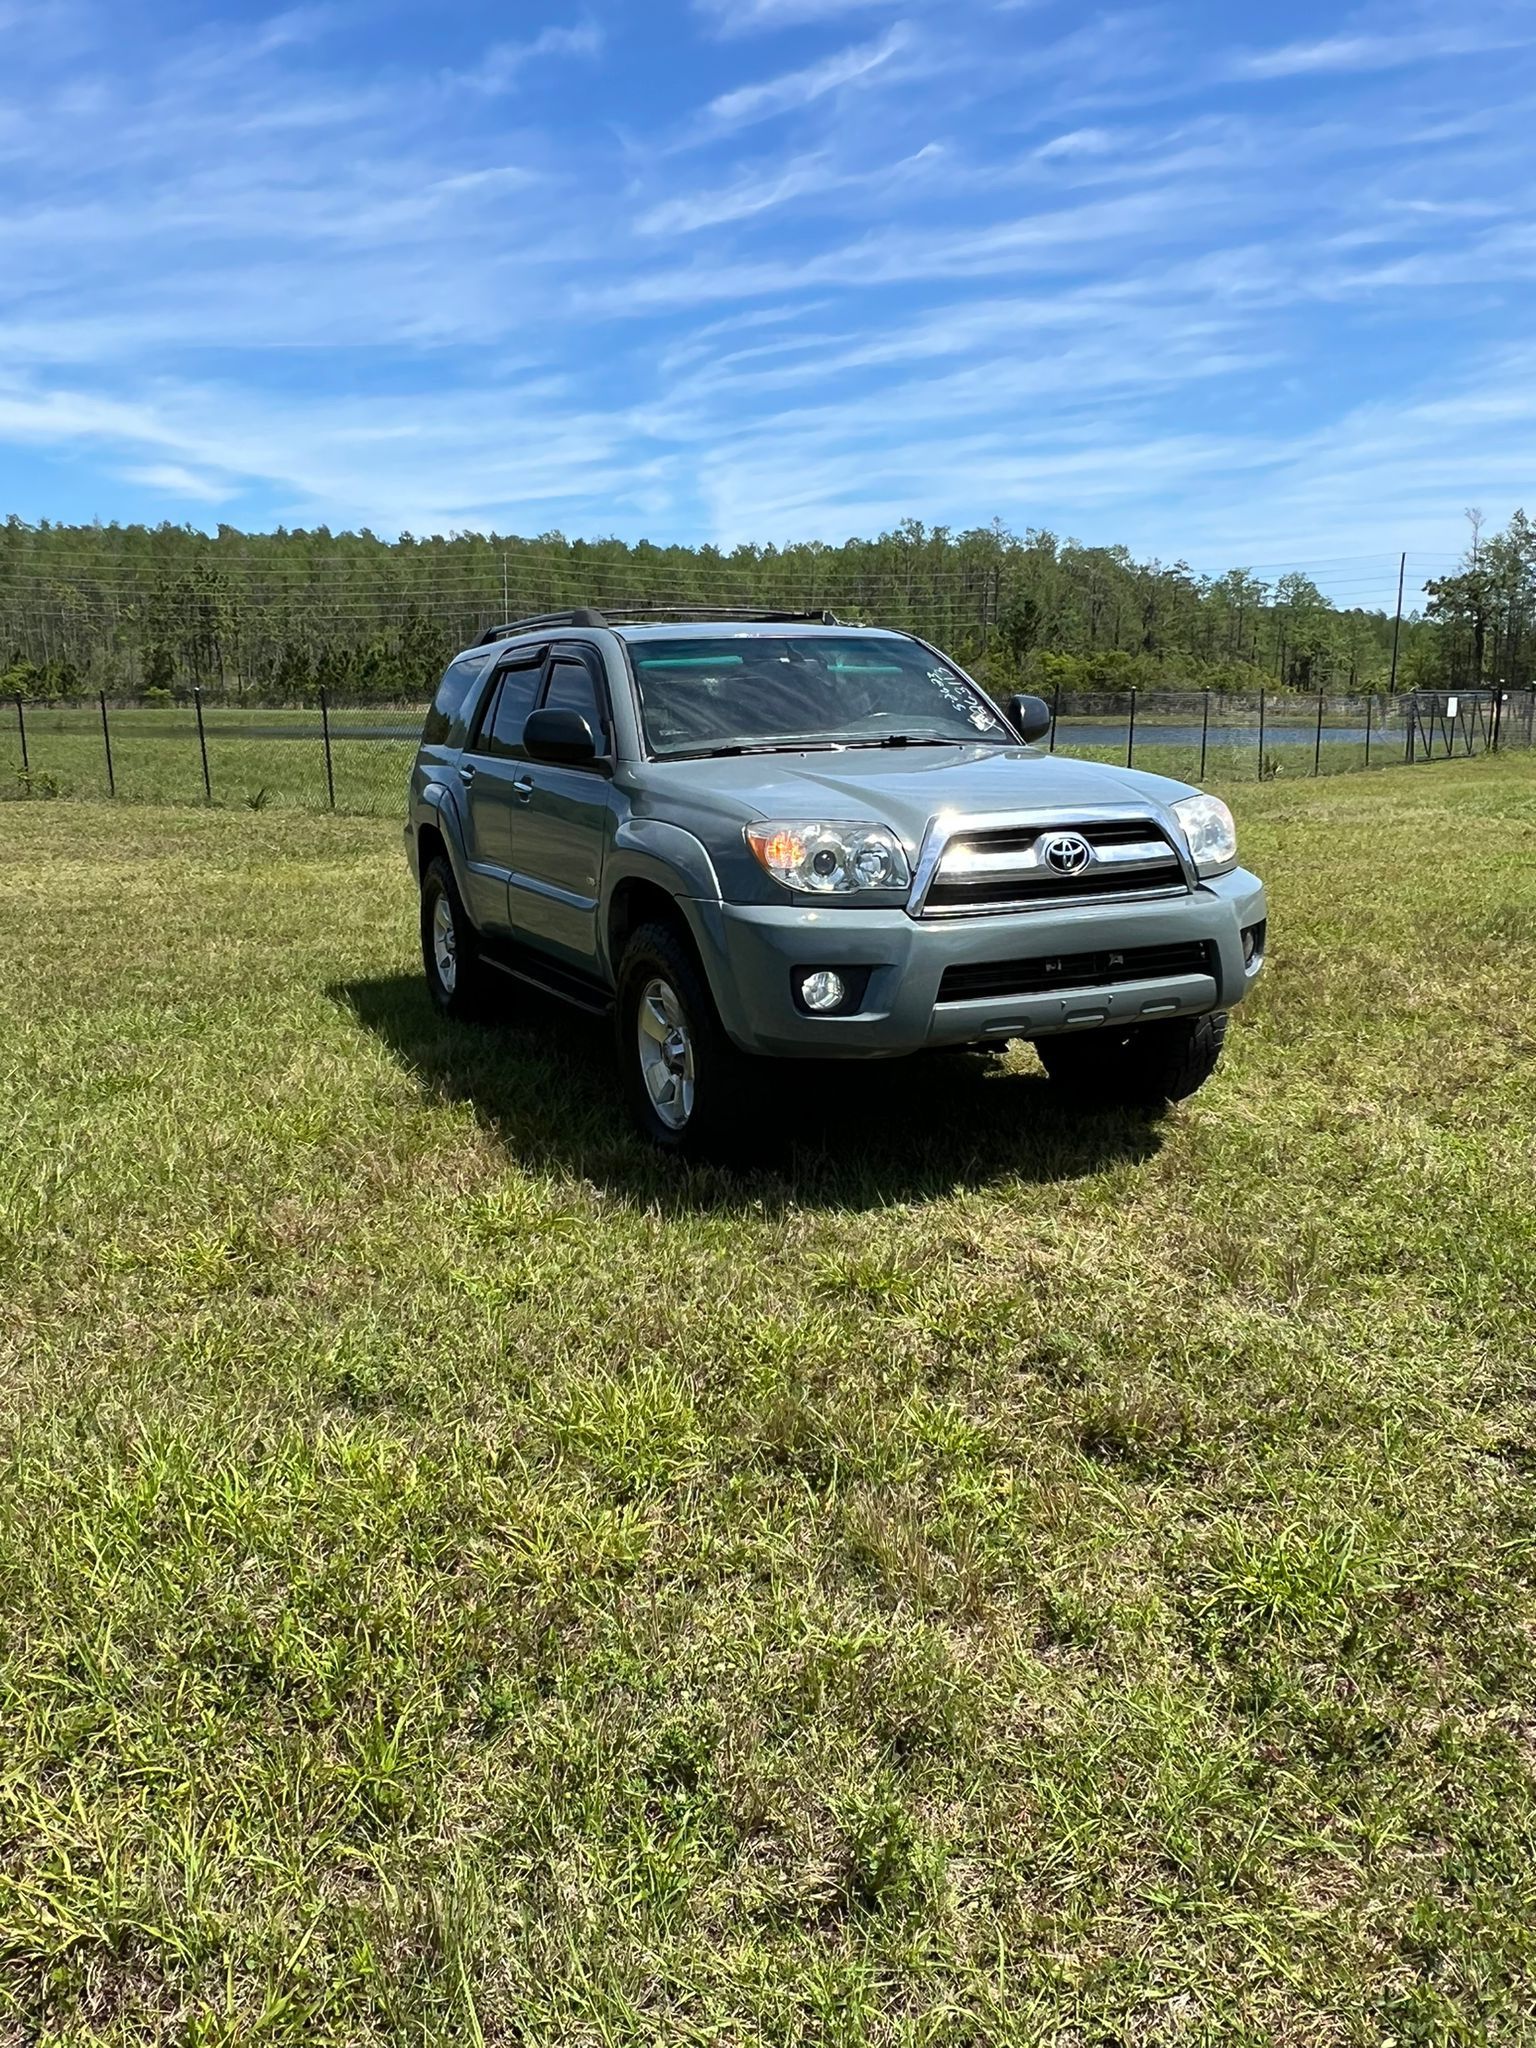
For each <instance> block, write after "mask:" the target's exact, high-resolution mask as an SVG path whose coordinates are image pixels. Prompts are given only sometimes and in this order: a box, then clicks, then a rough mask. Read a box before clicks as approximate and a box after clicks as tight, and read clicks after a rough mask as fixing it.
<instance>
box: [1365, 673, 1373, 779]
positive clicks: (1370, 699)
mask: <svg viewBox="0 0 1536 2048" xmlns="http://www.w3.org/2000/svg"><path fill="white" fill-rule="evenodd" d="M1374 701H1375V699H1374V697H1373V695H1372V693H1371V691H1369V690H1367V691H1366V693H1365V765H1366V767H1367V768H1369V767H1370V765H1371V706H1372V704H1373V703H1374Z"/></svg>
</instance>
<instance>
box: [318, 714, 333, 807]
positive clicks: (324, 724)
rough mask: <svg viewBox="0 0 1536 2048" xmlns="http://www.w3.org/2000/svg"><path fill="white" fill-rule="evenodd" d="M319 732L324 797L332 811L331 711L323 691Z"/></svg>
mask: <svg viewBox="0 0 1536 2048" xmlns="http://www.w3.org/2000/svg"><path fill="white" fill-rule="evenodd" d="M320 733H321V737H322V738H323V739H324V741H325V797H326V802H327V803H328V804H329V805H330V807H331V809H332V810H333V811H334V810H335V808H336V775H335V771H334V770H333V768H332V766H331V712H330V706H329V705H328V704H327V703H326V701H325V692H324V690H322V691H321V692H320Z"/></svg>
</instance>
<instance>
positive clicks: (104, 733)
mask: <svg viewBox="0 0 1536 2048" xmlns="http://www.w3.org/2000/svg"><path fill="white" fill-rule="evenodd" d="M101 743H102V745H103V746H104V747H105V748H106V751H107V795H108V796H116V795H117V777H116V776H115V775H114V774H113V772H112V729H111V727H110V726H109V725H108V724H107V693H106V691H105V690H103V691H102V693H101Z"/></svg>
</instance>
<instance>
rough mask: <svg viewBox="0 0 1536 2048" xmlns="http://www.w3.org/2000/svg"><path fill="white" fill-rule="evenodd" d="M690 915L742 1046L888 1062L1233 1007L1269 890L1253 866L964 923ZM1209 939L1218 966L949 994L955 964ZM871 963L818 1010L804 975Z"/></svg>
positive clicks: (706, 910) (857, 914)
mask: <svg viewBox="0 0 1536 2048" xmlns="http://www.w3.org/2000/svg"><path fill="white" fill-rule="evenodd" d="M689 907H690V909H691V910H692V912H693V913H694V916H693V922H694V929H695V933H696V936H697V937H698V939H699V941H700V946H701V950H702V951H703V954H704V961H705V966H706V968H707V970H708V972H709V980H710V986H711V988H712V990H713V992H714V996H715V1001H716V1004H717V1006H718V1008H719V1011H720V1016H721V1021H722V1022H723V1023H724V1025H725V1028H726V1031H727V1032H728V1033H729V1035H730V1037H731V1039H732V1040H733V1041H734V1042H735V1044H737V1045H738V1046H740V1047H741V1049H742V1050H743V1051H744V1052H752V1053H769V1054H775V1055H777V1056H779V1057H789V1058H797V1057H798V1058H817V1059H836V1058H839V1057H842V1058H861V1059H870V1058H879V1057H881V1056H892V1055H896V1054H901V1053H911V1052H920V1051H921V1050H922V1049H923V1048H924V1047H925V1046H942V1045H967V1044H970V1043H971V1042H973V1041H974V1040H977V1039H988V1038H991V1039H999V1040H1001V1039H1008V1038H1044V1037H1048V1036H1050V1035H1052V1034H1054V1033H1056V1032H1062V1031H1087V1030H1094V1029H1097V1028H1099V1027H1100V1026H1102V1025H1105V1024H1111V1023H1117V1022H1123V1023H1127V1024H1130V1023H1143V1022H1148V1021H1151V1020H1152V1019H1155V1018H1162V1017H1179V1016H1189V1017H1192V1016H1200V1015H1202V1014H1203V1013H1204V1012H1206V1011H1209V1010H1230V1009H1231V1008H1232V1007H1233V1006H1234V1005H1235V1004H1237V1003H1240V1002H1241V1001H1242V999H1243V997H1244V996H1245V995H1246V994H1247V993H1248V991H1249V989H1250V988H1252V986H1253V984H1254V982H1255V981H1256V980H1257V978H1258V974H1259V971H1260V969H1261V967H1262V959H1261V960H1260V961H1259V962H1258V963H1256V965H1255V966H1254V967H1253V968H1252V969H1251V970H1250V969H1249V968H1248V967H1247V966H1246V965H1245V963H1244V959H1243V943H1242V933H1243V931H1244V929H1245V928H1247V927H1249V926H1252V925H1257V924H1260V923H1263V922H1265V921H1266V919H1267V915H1268V913H1267V910H1266V906H1265V900H1264V887H1263V884H1262V883H1261V882H1260V881H1259V879H1258V877H1257V876H1255V875H1251V874H1249V873H1247V871H1246V870H1244V869H1242V868H1237V869H1235V870H1234V871H1233V872H1232V873H1231V874H1228V875H1221V876H1219V877H1218V878H1217V879H1215V880H1214V881H1209V882H1202V883H1201V885H1200V886H1199V887H1198V888H1197V889H1193V890H1191V891H1190V892H1189V893H1188V894H1187V895H1180V896H1177V897H1158V898H1149V899H1148V900H1146V901H1145V902H1140V903H1137V902H1127V901H1121V902H1115V903H1110V902H1102V903H1082V904H1073V905H1070V906H1067V907H1055V906H1053V907H1051V908H1049V909H1046V908H1040V909H1031V910H1026V911H1015V912H1011V913H1008V914H1002V915H996V916H982V917H965V918H937V917H935V918H913V917H910V916H908V914H907V912H906V911H905V910H896V909H892V910H848V909H843V908H838V909H836V910H827V909H823V908H821V907H819V906H816V905H807V906H806V907H805V908H803V909H802V908H801V907H800V906H799V905H793V906H786V905H778V904H775V905H755V904H729V903H728V904H723V905H722V904H718V903H715V904H706V903H702V902H695V903H693V904H691V905H690V906H689ZM1185 942H1199V943H1202V944H1204V945H1205V946H1206V947H1207V948H1208V954H1207V960H1208V964H1209V967H1210V969H1211V971H1210V972H1204V973H1185V974H1175V975H1168V976H1163V977H1161V978H1157V979H1149V980H1138V981H1121V982H1117V983H1114V984H1111V985H1108V986H1103V987H1096V988H1095V987H1073V988H1070V989H1065V988H1064V989H1060V990H1049V991H1047V992H1045V993H1039V994H1035V993H1031V994H1025V995H1000V996H999V995H991V996H982V997H978V998H972V999H966V1000H962V1001H957V1002H950V1001H943V1002H941V1001H940V1000H939V994H940V983H941V982H942V980H943V978H944V973H945V970H946V969H947V968H950V967H974V966H981V965H985V964H989V963H992V962H1000V961H1010V962H1012V961H1034V960H1045V959H1048V958H1052V957H1060V956H1064V955H1074V954H1087V953H1109V952H1119V951H1128V950H1130V949H1133V948H1141V947H1155V946H1171V945H1179V944H1182V943H1185ZM815 967H833V968H838V969H843V968H848V967H856V968H863V967H867V968H869V969H870V974H869V981H868V985H867V987H866V989H865V991H864V996H863V1000H862V1004H861V1007H860V1008H859V1009H858V1010H857V1011H856V1012H855V1013H854V1014H853V1015H851V1016H831V1017H829V1016H819V1017H818V1016H808V1015H806V1014H805V1012H804V1011H802V1010H801V1009H800V1008H799V1007H798V1006H797V1004H796V1002H795V998H794V992H793V976H794V973H795V972H796V971H798V970H802V969H806V968H815Z"/></svg>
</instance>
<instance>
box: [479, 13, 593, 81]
mask: <svg viewBox="0 0 1536 2048" xmlns="http://www.w3.org/2000/svg"><path fill="white" fill-rule="evenodd" d="M602 47H603V32H602V30H601V29H600V28H599V27H598V25H597V23H596V22H595V21H584V22H580V23H578V24H577V26H576V27H574V28H546V29H541V30H540V31H539V33H538V34H537V35H536V36H532V37H530V38H529V40H528V41H527V42H522V43H517V42H506V43H495V44H493V45H492V46H491V48H490V49H489V50H487V51H486V53H485V55H484V57H483V58H482V59H481V60H480V62H479V64H477V65H476V66H475V68H474V70H472V71H462V72H458V73H456V74H455V75H454V79H453V82H454V83H455V84H456V85H459V86H463V87H466V88H468V89H469V90H470V91H472V92H482V93H499V92H505V91H506V90H507V88H508V87H509V86H511V85H514V84H516V82H517V80H518V79H519V78H520V77H521V76H522V74H523V73H524V72H525V71H526V70H527V69H528V67H529V65H530V64H537V63H538V62H539V61H540V60H541V59H542V58H545V57H595V56H596V55H597V54H598V52H599V51H600V50H601V49H602Z"/></svg>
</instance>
